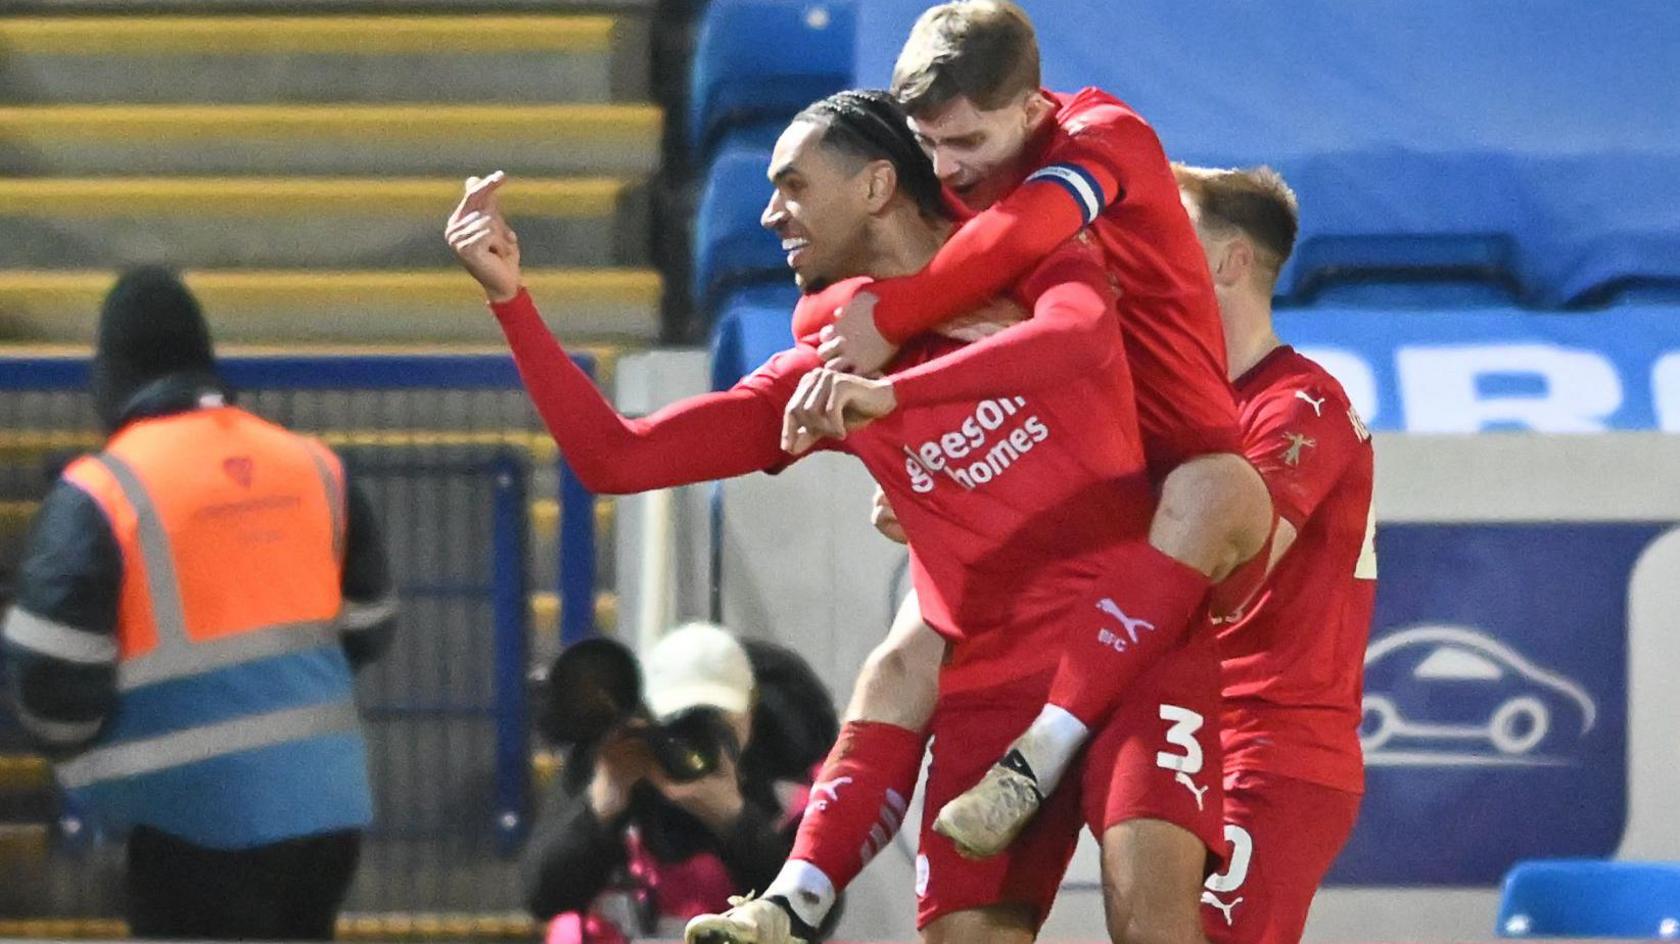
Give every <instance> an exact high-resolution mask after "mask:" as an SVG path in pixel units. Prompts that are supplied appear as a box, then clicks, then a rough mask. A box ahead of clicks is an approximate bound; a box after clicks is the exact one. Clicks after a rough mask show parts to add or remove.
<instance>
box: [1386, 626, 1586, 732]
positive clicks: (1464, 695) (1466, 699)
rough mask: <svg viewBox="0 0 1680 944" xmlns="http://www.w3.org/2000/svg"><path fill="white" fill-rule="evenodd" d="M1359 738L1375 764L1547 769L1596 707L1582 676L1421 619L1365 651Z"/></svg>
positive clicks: (1482, 635) (1468, 632)
mask: <svg viewBox="0 0 1680 944" xmlns="http://www.w3.org/2000/svg"><path fill="white" fill-rule="evenodd" d="M1365 688H1366V695H1365V698H1364V701H1363V704H1362V709H1363V710H1362V713H1361V717H1360V725H1359V743H1360V746H1361V747H1363V748H1364V750H1365V760H1366V763H1367V764H1370V765H1384V764H1390V765H1402V766H1463V765H1502V766H1550V765H1556V764H1560V763H1568V761H1567V760H1564V759H1561V758H1560V757H1557V756H1548V755H1546V754H1542V753H1537V752H1538V751H1539V750H1540V749H1541V748H1542V746H1543V745H1545V746H1548V747H1552V748H1557V747H1562V746H1564V745H1566V744H1568V743H1571V742H1572V741H1573V740H1578V739H1579V738H1581V737H1584V736H1585V735H1586V733H1587V732H1588V731H1591V730H1592V728H1593V725H1594V724H1595V723H1596V721H1597V717H1598V707H1597V705H1596V704H1595V703H1594V702H1593V699H1592V697H1591V696H1590V695H1588V694H1587V692H1586V690H1585V689H1583V688H1582V687H1581V686H1580V685H1579V684H1577V683H1576V682H1574V681H1572V680H1570V679H1568V678H1565V677H1564V676H1562V675H1560V674H1558V673H1556V672H1553V671H1550V670H1547V669H1545V668H1542V667H1540V666H1538V665H1536V664H1535V663H1534V662H1532V661H1531V660H1529V659H1528V658H1526V657H1524V656H1523V655H1522V654H1521V653H1519V652H1517V651H1516V650H1515V649H1512V648H1511V647H1510V646H1508V645H1506V644H1505V643H1503V642H1500V641H1499V640H1497V639H1494V638H1493V637H1491V636H1488V635H1486V634H1485V633H1481V632H1477V631H1476V630H1474V629H1470V628H1468V627H1462V626H1440V625H1432V626H1417V627H1413V628H1410V629H1405V630H1401V631H1400V632H1396V633H1392V634H1390V635H1388V636H1385V637H1383V638H1382V639H1380V640H1378V641H1377V642H1375V643H1373V644H1372V645H1371V647H1370V648H1369V649H1367V650H1366V652H1365Z"/></svg>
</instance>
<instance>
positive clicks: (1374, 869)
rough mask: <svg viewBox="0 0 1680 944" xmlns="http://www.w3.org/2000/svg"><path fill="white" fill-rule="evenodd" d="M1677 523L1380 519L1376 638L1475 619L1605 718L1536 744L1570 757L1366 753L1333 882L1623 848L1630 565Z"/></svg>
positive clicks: (1489, 871) (1429, 879)
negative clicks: (1399, 757) (1526, 763)
mask: <svg viewBox="0 0 1680 944" xmlns="http://www.w3.org/2000/svg"><path fill="white" fill-rule="evenodd" d="M1670 527H1672V525H1668V524H1510V525H1497V524H1495V525H1488V524H1481V525H1424V524H1417V525H1388V526H1384V527H1382V528H1381V529H1379V531H1378V533H1377V550H1378V558H1379V566H1380V573H1381V576H1380V582H1379V585H1378V592H1377V608H1376V616H1375V619H1374V620H1373V624H1372V635H1371V638H1372V641H1373V642H1375V641H1377V640H1379V639H1381V638H1383V637H1384V636H1386V635H1388V634H1390V633H1393V632H1397V631H1400V630H1404V629H1408V628H1411V627H1414V626H1419V625H1438V624H1447V625H1455V626H1462V627H1465V628H1469V629H1474V630H1476V631H1478V632H1480V633H1482V634H1484V635H1488V636H1491V637H1493V638H1495V639H1497V640H1499V641H1500V642H1502V643H1504V644H1505V645H1507V646H1509V647H1511V648H1513V649H1515V650H1516V651H1517V652H1518V653H1520V654H1521V655H1522V656H1523V657H1525V658H1526V659H1528V660H1529V661H1530V662H1532V663H1534V664H1535V665H1536V666H1538V667H1539V668H1542V669H1545V670H1547V671H1549V672H1553V673H1556V674H1560V675H1563V676H1566V677H1567V678H1569V679H1571V680H1573V681H1574V682H1576V683H1578V684H1579V685H1581V686H1582V687H1584V688H1585V689H1586V690H1587V692H1588V693H1589V694H1590V695H1591V697H1592V698H1593V700H1594V702H1595V703H1596V705H1597V708H1598V720H1597V722H1596V724H1595V725H1594V727H1593V729H1592V730H1591V731H1590V732H1588V733H1587V734H1586V735H1585V736H1577V733H1576V732H1573V731H1571V732H1563V731H1554V732H1553V733H1552V734H1551V735H1549V736H1548V737H1547V739H1546V741H1545V742H1544V743H1543V744H1542V745H1541V746H1540V747H1539V748H1537V749H1536V751H1535V753H1536V754H1545V755H1547V756H1551V757H1558V758H1561V759H1563V760H1565V761H1566V763H1565V764H1564V765H1561V766H1549V767H1460V768H1453V767H1437V766H1430V767H1367V769H1366V791H1367V792H1366V797H1365V804H1364V808H1363V809H1362V811H1361V813H1360V819H1359V825H1358V827H1357V828H1356V829H1355V832H1354V836H1353V838H1352V840H1351V841H1350V842H1349V843H1348V846H1347V849H1346V850H1345V851H1344V852H1343V854H1342V857H1341V858H1340V860H1338V862H1337V863H1336V866H1335V868H1333V869H1332V870H1331V873H1330V877H1329V880H1328V881H1329V882H1330V883H1333V884H1346V885H1492V884H1496V883H1497V882H1498V881H1499V879H1500V877H1501V876H1503V875H1504V873H1505V871H1506V870H1507V869H1508V868H1509V867H1510V866H1511V865H1512V864H1514V863H1515V862H1517V861H1518V860H1521V859H1526V858H1532V857H1537V856H1548V857H1549V856H1605V855H1609V854H1611V853H1613V852H1614V851H1615V849H1616V848H1617V846H1619V845H1620V844H1621V837H1622V830H1623V828H1624V826H1625V824H1626V817H1627V696H1626V691H1627V595H1628V580H1629V577H1630V575H1631V573H1632V570H1633V565H1634V563H1635V561H1636V560H1637V559H1638V558H1639V556H1640V554H1641V553H1642V552H1643V551H1644V549H1645V547H1646V546H1647V545H1649V544H1650V543H1651V541H1652V540H1653V539H1655V538H1656V537H1657V536H1658V535H1659V534H1661V533H1662V532H1664V531H1666V530H1667V529H1668V528H1670ZM1374 677H1375V676H1374V675H1373V678H1374ZM1401 684H1404V683H1401Z"/></svg>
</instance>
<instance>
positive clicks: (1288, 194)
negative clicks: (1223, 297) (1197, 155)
mask: <svg viewBox="0 0 1680 944" xmlns="http://www.w3.org/2000/svg"><path fill="white" fill-rule="evenodd" d="M1173 176H1174V177H1175V178H1177V180H1178V186H1179V189H1180V190H1183V191H1184V192H1185V193H1187V194H1189V195H1190V199H1192V200H1194V201H1195V203H1196V208H1197V210H1198V211H1199V212H1200V218H1199V219H1198V220H1197V221H1196V224H1197V225H1198V226H1200V227H1201V228H1202V230H1203V231H1205V232H1206V233H1208V234H1209V235H1211V236H1231V235H1236V234H1238V233H1241V234H1242V235H1244V236H1247V237H1248V239H1249V241H1250V242H1252V243H1253V244H1254V248H1255V250H1256V253H1255V255H1256V257H1257V258H1258V259H1259V260H1260V263H1261V264H1262V265H1263V266H1264V267H1265V269H1266V271H1267V274H1268V275H1269V277H1270V279H1271V281H1272V283H1274V284H1275V283H1276V282H1277V277H1278V273H1279V272H1280V271H1282V269H1283V264H1284V263H1285V262H1288V261H1289V254H1290V253H1291V252H1294V251H1295V236H1296V233H1297V232H1299V230H1300V226H1301V208H1300V203H1299V201H1297V200H1296V198H1295V191H1293V190H1291V189H1289V184H1287V183H1285V182H1284V179H1283V175H1282V174H1279V173H1278V172H1277V171H1275V170H1273V169H1271V168H1270V167H1267V166H1265V165H1261V166H1258V167H1240V168H1224V169H1221V168H1214V167H1190V166H1188V165H1185V164H1174V165H1173Z"/></svg>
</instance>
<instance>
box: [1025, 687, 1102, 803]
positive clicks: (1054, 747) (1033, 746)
mask: <svg viewBox="0 0 1680 944" xmlns="http://www.w3.org/2000/svg"><path fill="white" fill-rule="evenodd" d="M1090 733H1091V731H1090V729H1089V728H1087V727H1085V722H1083V721H1080V720H1079V719H1078V718H1075V717H1074V716H1073V715H1071V714H1069V713H1068V711H1067V709H1065V708H1059V707H1057V706H1055V705H1045V706H1044V710H1042V711H1040V712H1039V713H1038V717H1037V718H1036V719H1034V720H1033V723H1032V724H1031V725H1030V726H1029V727H1028V728H1027V731H1026V733H1025V734H1023V735H1021V736H1020V737H1018V738H1016V739H1015V743H1014V744H1011V745H1010V747H1011V748H1012V749H1014V750H1017V751H1020V752H1021V756H1022V757H1024V758H1026V761H1027V765H1028V766H1030V767H1031V768H1032V771H1033V775H1034V776H1036V777H1037V778H1038V789H1039V790H1040V791H1041V792H1043V793H1044V795H1046V796H1049V795H1050V791H1052V790H1054V789H1056V784H1058V783H1061V782H1062V775H1063V774H1065V773H1067V767H1068V764H1069V763H1070V762H1071V761H1072V760H1073V758H1074V755H1076V754H1078V753H1079V748H1080V747H1081V746H1082V745H1083V744H1084V743H1085V738H1086V737H1087V736H1089V735H1090Z"/></svg>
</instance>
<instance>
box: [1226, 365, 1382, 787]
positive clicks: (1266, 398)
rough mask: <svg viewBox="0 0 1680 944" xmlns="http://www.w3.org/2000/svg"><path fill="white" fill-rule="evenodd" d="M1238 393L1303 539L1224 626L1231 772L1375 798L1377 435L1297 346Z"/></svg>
mask: <svg viewBox="0 0 1680 944" xmlns="http://www.w3.org/2000/svg"><path fill="white" fill-rule="evenodd" d="M1235 386H1236V390H1237V398H1238V405H1239V408H1240V409H1241V413H1242V428H1243V439H1244V449H1243V451H1244V454H1245V455H1246V456H1247V457H1248V459H1249V461H1251V462H1253V463H1254V465H1255V467H1256V468H1258V469H1259V470H1260V475H1261V477H1262V478H1264V479H1265V480H1266V485H1267V487H1268V489H1269V490H1270V491H1271V494H1272V502H1273V505H1274V507H1276V509H1277V512H1278V514H1279V515H1280V516H1282V517H1283V518H1284V519H1286V520H1288V521H1289V523H1290V524H1291V525H1293V526H1294V527H1295V529H1296V532H1297V537H1296V539H1295V543H1294V544H1293V545H1291V546H1290V548H1289V550H1288V552H1287V553H1285V554H1284V556H1283V559H1282V560H1280V561H1279V562H1278V564H1277V567H1276V569H1275V570H1273V572H1272V573H1271V575H1270V576H1269V577H1268V578H1267V580H1266V582H1265V584H1263V585H1262V588H1261V590H1260V592H1259V593H1258V594H1257V595H1256V596H1255V598H1254V599H1253V600H1252V601H1250V603H1249V604H1248V606H1247V607H1245V608H1244V610H1243V612H1242V613H1241V614H1240V615H1238V616H1237V617H1235V618H1234V619H1233V620H1229V621H1226V622H1225V623H1224V624H1223V625H1221V626H1220V627H1219V644H1220V657H1221V666H1220V669H1221V677H1222V681H1223V686H1224V694H1225V714H1224V719H1223V720H1224V731H1223V736H1224V746H1225V769H1226V770H1227V771H1233V770H1263V771H1267V772H1270V773H1276V774H1282V775H1284V776H1288V777H1295V778H1297V779H1300V780H1308V781H1311V782H1313V783H1319V784H1324V785H1326V786H1331V787H1335V788H1338V789H1342V790H1350V791H1363V789H1364V783H1365V771H1364V762H1363V758H1362V755H1361V753H1360V749H1359V718H1360V698H1361V694H1362V679H1363V674H1364V671H1363V670H1364V664H1365V643H1366V639H1367V637H1368V635H1369V633H1370V628H1371V608H1372V605H1373V602H1374V600H1375V597H1376V586H1377V559H1376V550H1375V548H1374V546H1373V544H1372V538H1373V536H1374V528H1375V520H1376V519H1375V517H1374V515H1373V512H1372V506H1371V482H1372V452H1371V434H1370V432H1369V431H1368V430H1367V429H1366V428H1365V424H1364V422H1363V421H1361V420H1360V418H1359V414H1358V413H1357V412H1355V410H1354V408H1353V405H1352V404H1351V403H1350V402H1349V401H1348V398H1347V394H1346V393H1345V392H1343V390H1342V387H1341V384H1339V383H1337V382H1336V380H1335V378H1333V377H1331V376H1330V374H1329V373H1328V372H1326V371H1325V370H1324V368H1322V367H1320V366H1319V365H1318V364H1317V363H1315V362H1314V361H1312V360H1310V359H1308V358H1306V357H1303V356H1302V355H1300V354H1298V353H1296V352H1295V350H1294V349H1293V348H1290V347H1287V346H1286V347H1280V348H1278V349H1277V350H1275V351H1272V352H1271V353H1270V354H1268V355H1266V357H1265V358H1264V359H1263V360H1261V361H1260V363H1259V364H1257V365H1255V367H1254V368H1253V369H1252V370H1250V371H1249V372H1248V373H1246V374H1244V375H1243V376H1242V377H1241V378H1239V379H1238V380H1237V382H1236V385H1235Z"/></svg>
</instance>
